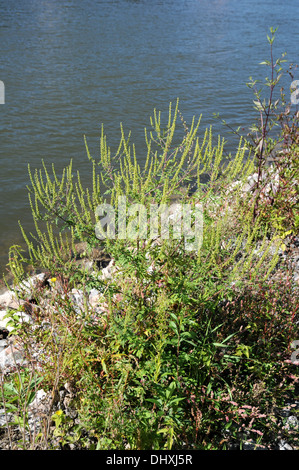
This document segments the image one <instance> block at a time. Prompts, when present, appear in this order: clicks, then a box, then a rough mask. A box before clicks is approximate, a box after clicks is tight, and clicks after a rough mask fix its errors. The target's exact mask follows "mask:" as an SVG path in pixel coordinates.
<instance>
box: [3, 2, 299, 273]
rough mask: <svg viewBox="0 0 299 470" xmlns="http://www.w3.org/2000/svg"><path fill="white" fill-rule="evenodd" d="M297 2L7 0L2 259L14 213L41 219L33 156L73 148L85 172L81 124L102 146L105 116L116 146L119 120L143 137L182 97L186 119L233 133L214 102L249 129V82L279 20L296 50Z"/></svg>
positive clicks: (16, 235) (281, 40)
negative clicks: (31, 196) (32, 197)
mask: <svg viewBox="0 0 299 470" xmlns="http://www.w3.org/2000/svg"><path fill="white" fill-rule="evenodd" d="M298 7H299V1H298V0H288V1H285V0H264V1H263V2H260V1H258V0H111V1H109V0H106V1H104V0H1V1H0V45H1V46H0V50H1V68H0V80H1V82H3V84H4V86H5V104H1V105H0V200H1V205H0V270H3V269H4V267H5V264H6V263H7V251H8V247H9V246H10V245H12V244H16V243H20V242H21V236H20V230H19V226H18V220H20V221H21V222H22V225H23V226H24V228H25V229H26V230H31V229H32V228H33V222H32V217H31V210H30V206H29V202H28V197H27V189H26V186H27V185H28V184H29V177H28V169H27V167H28V163H29V164H30V165H31V167H32V168H40V167H41V160H42V159H44V161H45V163H46V164H47V166H49V167H50V165H51V164H52V163H54V164H55V167H56V168H57V170H58V172H59V170H60V169H61V168H63V167H64V166H65V165H66V164H67V163H68V162H69V160H70V159H71V158H72V159H73V166H74V169H75V170H77V169H78V170H79V171H80V173H81V175H82V177H83V181H84V179H86V181H87V178H88V176H89V173H90V166H89V164H88V161H87V158H86V153H85V147H84V140H83V136H84V135H86V137H87V139H88V143H89V146H90V149H91V152H92V154H93V155H94V156H97V155H98V149H99V135H100V129H101V124H102V123H103V124H104V129H105V131H106V134H107V138H108V145H110V146H111V148H112V150H113V149H114V148H116V147H117V144H118V141H119V137H120V132H119V123H120V122H122V123H123V125H124V128H125V130H127V131H128V130H131V131H132V139H131V140H132V141H134V142H135V143H136V145H137V149H138V148H140V149H141V148H142V146H141V142H143V139H144V127H149V116H150V115H152V113H153V109H154V108H157V109H158V110H161V111H162V116H163V113H164V115H165V118H166V119H167V113H168V106H169V102H170V101H171V102H175V101H176V98H179V99H180V111H181V112H182V113H183V115H184V118H185V120H186V121H187V122H190V120H191V118H192V116H193V115H195V116H196V117H198V116H199V115H201V114H202V115H203V117H202V121H201V122H202V125H201V129H204V128H205V127H206V126H208V125H210V124H213V125H214V132H215V134H217V133H221V134H223V135H225V136H226V131H225V130H224V128H222V127H221V125H220V123H219V122H218V121H216V120H215V119H214V118H213V113H214V112H219V113H220V115H221V116H222V117H223V118H224V119H226V120H227V122H228V123H229V124H230V125H231V126H232V127H234V128H236V127H238V126H241V127H244V128H245V129H247V128H248V126H249V125H250V124H251V122H252V120H253V119H254V116H255V114H254V112H253V108H252V99H253V95H252V92H251V91H250V90H249V89H248V88H247V87H246V82H248V78H249V76H253V77H254V78H258V79H263V78H264V77H265V73H268V72H267V71H265V67H264V66H260V65H259V62H261V61H262V60H264V59H266V58H269V46H268V44H267V38H266V36H267V34H268V33H269V28H270V27H271V26H274V27H276V26H278V27H279V29H278V32H277V37H276V40H275V43H274V55H275V57H278V56H279V55H280V54H281V53H282V52H284V51H287V53H288V55H287V59H288V60H289V61H290V62H295V63H298V62H299V57H298V45H299V28H298V25H299V21H298V20H299V8H298ZM295 78H298V76H297V77H295ZM290 83H291V81H290V82H289V83H288V84H287V85H288V86H289V85H290ZM0 101H1V100H0ZM226 137H227V138H228V148H229V149H233V148H234V145H235V144H236V142H235V141H234V140H233V139H232V137H231V136H229V135H228V136H226ZM230 139H232V140H230ZM143 157H144V154H143V152H142V151H140V153H139V154H138V158H139V159H141V160H142V159H143Z"/></svg>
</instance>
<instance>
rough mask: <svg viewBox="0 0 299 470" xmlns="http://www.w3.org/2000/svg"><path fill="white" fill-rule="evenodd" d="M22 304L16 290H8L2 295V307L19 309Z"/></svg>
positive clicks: (0, 297)
mask: <svg viewBox="0 0 299 470" xmlns="http://www.w3.org/2000/svg"><path fill="white" fill-rule="evenodd" d="M20 305H21V301H20V300H19V299H18V298H17V296H16V294H15V292H13V291H10V290H7V291H6V292H5V293H4V294H2V295H0V307H2V308H4V309H7V308H11V309H15V310H17V309H18V308H19V307H20Z"/></svg>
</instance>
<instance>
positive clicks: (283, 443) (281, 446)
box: [278, 439, 293, 450]
mask: <svg viewBox="0 0 299 470" xmlns="http://www.w3.org/2000/svg"><path fill="white" fill-rule="evenodd" d="M278 447H279V450H293V447H292V446H290V444H288V443H287V442H286V441H284V440H282V439H281V440H280V441H279V442H278Z"/></svg>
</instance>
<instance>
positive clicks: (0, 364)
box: [0, 344, 26, 370]
mask: <svg viewBox="0 0 299 470" xmlns="http://www.w3.org/2000/svg"><path fill="white" fill-rule="evenodd" d="M25 364H26V360H25V358H24V355H23V353H22V351H21V350H20V349H19V348H18V347H16V346H15V345H14V344H10V345H9V346H8V347H7V348H5V349H4V350H3V351H2V352H1V353H0V369H2V370H6V369H9V368H11V367H15V366H16V365H25Z"/></svg>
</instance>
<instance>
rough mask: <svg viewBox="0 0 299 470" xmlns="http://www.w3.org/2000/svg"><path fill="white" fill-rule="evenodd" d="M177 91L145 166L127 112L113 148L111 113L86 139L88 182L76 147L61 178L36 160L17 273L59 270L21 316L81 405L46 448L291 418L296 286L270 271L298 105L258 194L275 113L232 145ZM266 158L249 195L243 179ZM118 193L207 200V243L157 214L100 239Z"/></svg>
mask: <svg viewBox="0 0 299 470" xmlns="http://www.w3.org/2000/svg"><path fill="white" fill-rule="evenodd" d="M272 32H273V31H272ZM271 41H272V39H271ZM271 41H270V43H271V46H272V42H271ZM270 65H271V64H270ZM277 65H280V63H279V62H277ZM273 67H274V65H273V63H272V70H273ZM275 84H276V82H275V83H274V80H272V82H271V83H270V89H271V90H272V87H273V86H274V85H275ZM271 99H272V98H271ZM259 100H260V94H258V100H257V101H258V102H259V103H260V106H259V109H260V107H261V106H262V110H264V111H265V112H266V113H268V116H270V111H271V112H272V111H273V106H272V105H271V102H270V105H269V108H267V107H266V106H265V105H264V104H261V103H262V101H259ZM178 104H179V103H178V101H177V103H176V106H175V107H174V108H173V107H172V105H170V107H169V114H168V120H167V122H166V123H165V124H164V126H163V125H162V123H161V113H157V112H156V111H154V115H153V117H152V118H151V120H150V123H151V131H150V132H148V131H147V130H145V143H146V158H145V159H144V164H143V166H142V165H141V163H140V160H139V159H138V158H137V156H136V152H135V147H134V145H133V146H131V145H130V142H129V137H125V133H124V130H123V127H122V126H121V139H120V144H119V147H118V150H117V152H116V153H115V155H112V154H111V150H110V148H109V147H108V146H107V142H106V136H105V135H104V131H103V129H102V134H101V138H100V158H99V160H98V161H97V160H96V159H95V158H93V157H92V156H91V155H90V152H89V148H88V145H87V141H85V142H86V150H87V156H88V160H89V162H90V164H91V184H90V187H89V188H86V189H85V188H83V186H82V184H81V180H80V175H79V174H78V173H77V175H76V178H75V177H74V175H73V170H72V163H70V164H69V165H68V167H67V168H66V169H65V171H64V172H63V174H62V176H61V177H60V178H58V176H57V175H56V172H55V169H54V167H53V168H52V174H51V175H50V174H49V172H48V170H47V168H46V166H45V165H44V166H43V171H42V170H41V171H39V172H38V171H35V172H32V171H31V170H30V172H29V174H30V180H31V187H30V188H29V197H30V204H31V208H32V213H33V218H34V222H35V228H36V234H30V235H28V234H26V233H25V231H24V230H23V229H22V232H23V235H24V239H25V242H26V246H27V253H26V252H25V251H21V249H20V247H12V248H11V251H10V269H11V271H12V273H13V275H14V283H15V285H16V286H17V285H18V284H19V283H20V281H22V280H23V278H24V277H26V265H28V264H30V265H32V266H34V267H35V268H41V269H43V270H45V271H47V272H48V273H49V277H51V276H52V281H51V282H50V284H51V286H50V287H45V286H43V287H39V288H37V289H36V291H35V292H34V294H31V299H28V296H27V297H26V294H25V300H26V301H27V302H28V303H29V304H30V301H31V300H32V298H33V297H34V301H35V304H34V305H35V306H34V308H33V307H32V312H34V320H35V321H34V324H33V325H30V324H29V325H26V326H24V324H22V326H21V327H20V328H18V336H19V338H20V339H21V341H23V342H24V344H26V345H27V352H28V356H29V357H32V349H34V348H35V349H37V350H38V349H39V350H40V351H41V352H40V353H39V354H38V356H37V359H36V356H34V357H35V361H37V363H38V368H36V369H35V370H39V371H41V376H42V384H43V386H44V387H45V388H47V389H48V390H51V393H52V394H53V396H54V395H55V393H56V394H57V393H58V391H59V390H60V387H62V386H63V384H64V383H65V382H67V381H70V380H71V381H72V383H73V384H74V389H75V394H74V399H73V407H74V408H75V410H76V422H73V421H72V418H70V417H69V416H68V415H67V413H66V411H65V410H63V409H62V408H59V409H58V410H56V411H55V413H53V415H51V416H50V418H49V420H48V424H47V439H45V438H44V436H42V437H41V436H39V439H40V440H39V441H38V440H37V444H36V446H37V448H38V446H41V447H42V446H45V445H48V446H49V447H51V446H52V447H55V446H58V447H59V446H60V448H68V446H69V445H70V444H74V443H75V444H76V445H78V446H79V447H81V448H97V449H141V450H143V449H150V450H156V449H191V448H192V449H225V448H229V446H230V445H231V444H232V443H234V442H235V443H237V444H238V445H242V442H243V441H244V440H245V439H248V436H250V437H253V438H256V437H258V439H260V441H261V442H263V443H264V444H270V442H271V440H272V438H273V435H274V434H275V433H278V434H279V435H280V436H281V437H284V435H285V433H286V431H285V430H284V428H283V426H282V423H281V422H280V421H279V420H278V418H277V415H276V414H275V410H276V409H277V408H279V407H282V406H283V404H284V402H285V400H287V398H288V396H289V393H293V390H294V382H295V379H294V375H293V373H292V369H293V368H294V367H295V366H294V365H293V364H292V363H290V361H289V357H290V347H291V346H290V345H291V344H292V341H294V340H295V339H296V337H297V336H296V335H298V321H297V316H298V301H297V299H298V287H297V286H296V285H294V282H293V281H292V279H291V277H290V279H288V278H287V277H286V274H283V276H284V277H283V278H282V280H281V281H279V280H277V279H276V278H275V277H274V276H273V274H275V273H276V274H277V272H278V271H277V270H278V267H279V265H278V260H279V250H280V248H281V246H282V242H283V241H284V238H285V234H286V233H287V232H286V231H287V230H290V231H292V233H295V230H296V227H297V225H296V223H297V222H296V220H297V217H298V213H296V207H297V206H296V204H297V202H296V201H295V196H296V194H298V193H297V186H296V185H295V182H296V178H297V176H298V165H297V163H296V155H297V150H298V139H297V137H298V134H297V128H296V126H295V121H294V125H293V127H292V129H291V128H290V127H288V128H287V127H286V126H284V127H283V135H284V137H288V136H289V137H290V139H291V143H290V144H289V145H288V147H287V151H286V152H285V154H284V157H283V159H282V160H280V163H279V168H278V169H279V171H280V177H281V181H282V183H281V184H280V187H279V190H278V191H277V192H276V193H275V194H274V193H271V195H270V198H272V199H271V200H270V199H265V198H263V196H262V195H263V188H264V187H265V185H266V184H268V182H267V181H266V180H265V179H263V178H262V172H263V171H264V170H265V166H264V162H265V154H264V150H263V149H265V148H266V130H265V128H262V133H263V140H262V141H261V142H262V144H261V143H260V144H259V146H258V151H256V147H254V148H252V149H251V151H250V149H249V145H248V140H247V139H244V138H240V141H239V145H238V148H237V151H236V155H235V156H234V157H233V156H230V158H229V159H226V158H225V157H224V153H223V147H224V141H223V140H222V139H221V138H220V137H219V138H218V139H217V140H216V143H215V142H214V139H213V134H212V129H207V130H205V132H204V134H203V138H202V139H200V138H199V137H198V131H199V126H200V119H199V120H198V121H197V122H195V119H193V120H192V122H191V125H190V127H188V126H187V125H186V123H185V122H184V120H183V118H182V116H181V113H180V111H179V107H178ZM260 110H261V109H260ZM178 117H181V121H182V131H183V132H180V131H179V130H178ZM263 122H264V121H263ZM287 162H289V164H287ZM290 162H291V163H290ZM256 169H257V173H258V179H257V181H258V184H257V188H256V189H258V191H257V192H256V193H254V196H252V192H247V193H246V192H244V190H243V188H244V186H245V185H246V183H247V181H248V178H249V177H251V176H252V173H253V172H254V171H255V170H256ZM283 182H285V185H283V184H284V183H283ZM287 188H288V189H290V188H293V189H292V191H293V190H294V192H292V194H291V195H290V193H289V190H287ZM264 194H265V193H264ZM123 196H125V197H126V198H127V201H128V204H130V205H133V204H142V205H143V207H145V208H146V210H147V211H148V213H149V211H150V207H151V205H152V204H158V205H159V204H165V205H168V206H169V205H171V204H172V203H173V202H174V201H176V202H180V203H182V204H184V203H185V204H189V205H190V207H191V208H192V210H195V208H196V207H197V206H198V205H200V207H202V226H201V228H202V233H201V242H200V244H199V245H198V247H197V249H196V250H189V249H188V248H187V246H186V244H185V240H184V238H183V237H179V238H176V237H170V238H168V239H164V238H163V237H162V236H161V232H160V234H159V235H158V236H154V237H151V236H149V235H148V234H149V233H150V232H149V231H148V228H149V227H148V225H147V224H148V221H147V220H146V224H145V227H144V226H143V229H144V228H145V229H146V233H147V236H145V237H144V236H141V235H140V233H141V232H139V236H138V235H137V236H136V237H135V238H124V239H122V238H118V237H115V238H108V237H106V238H105V237H103V238H102V239H101V240H99V238H98V237H97V236H96V232H95V227H96V224H97V223H98V222H99V220H98V219H99V216H98V215H97V208H98V207H99V206H100V205H101V204H106V203H109V204H110V205H111V206H113V207H114V208H115V209H118V203H119V198H120V197H123ZM269 201H270V202H269ZM293 202H294V204H293ZM284 203H286V213H283V214H282V212H281V210H282V207H283V205H284ZM292 211H293V212H292ZM290 213H292V214H293V216H292V221H291V224H290V225H286V220H287V216H288V215H289V214H290ZM279 217H281V224H280V222H279V223H278V222H277V221H279V220H280V219H279ZM130 220H131V219H130ZM275 221H276V222H277V223H276V222H275ZM159 228H160V229H161V227H159ZM171 234H173V232H171ZM78 242H84V243H85V244H86V250H87V254H88V253H91V251H92V250H93V249H101V250H102V252H105V253H106V254H107V255H109V256H110V257H111V258H112V259H113V260H114V267H115V269H114V271H113V272H112V276H111V278H110V279H103V277H101V270H100V269H98V268H97V267H96V266H93V268H92V269H90V270H86V269H84V268H83V267H82V264H78V256H79V252H78ZM275 279H276V280H275ZM74 287H75V288H76V289H80V291H81V292H82V293H83V294H84V296H86V298H87V296H88V294H89V292H90V291H91V289H94V288H96V289H97V292H98V295H99V297H98V303H97V305H96V306H95V305H93V306H91V305H90V304H89V303H88V302H87V301H86V302H85V303H84V305H83V306H82V308H81V309H80V310H79V311H78V305H76V303H75V302H74V300H73V295H74V294H73V291H72V288H74ZM26 305H27V304H26ZM37 374H38V372H37ZM53 404H54V401H53ZM60 405H61V404H60ZM51 422H52V427H51V426H50V424H51ZM78 423H79V424H78ZM51 430H52V431H51ZM51 432H52V434H51ZM51 435H52V437H53V439H54V440H51V438H50V436H51ZM86 436H88V438H87V437H86ZM288 438H290V435H289V436H288ZM295 439H296V437H295V436H294V441H295Z"/></svg>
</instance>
